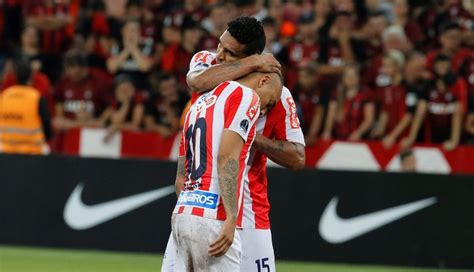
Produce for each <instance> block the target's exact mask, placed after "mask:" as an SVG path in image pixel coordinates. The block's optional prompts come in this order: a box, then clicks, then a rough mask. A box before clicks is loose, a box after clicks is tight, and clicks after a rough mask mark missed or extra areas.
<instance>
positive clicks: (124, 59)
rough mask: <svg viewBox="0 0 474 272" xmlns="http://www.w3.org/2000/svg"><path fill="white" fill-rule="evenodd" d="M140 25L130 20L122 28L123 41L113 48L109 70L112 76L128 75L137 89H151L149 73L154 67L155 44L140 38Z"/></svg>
mask: <svg viewBox="0 0 474 272" xmlns="http://www.w3.org/2000/svg"><path fill="white" fill-rule="evenodd" d="M140 35H141V34H140V23H139V22H138V21H136V20H128V21H126V22H125V24H124V26H123V27H122V40H121V41H120V42H117V43H115V44H114V46H113V47H112V51H111V57H110V58H109V59H108V60H107V68H108V70H109V72H110V73H112V74H127V75H128V76H130V77H131V78H132V80H133V81H134V82H136V83H137V84H138V85H137V88H139V89H140V90H147V89H148V88H149V84H148V80H147V78H148V77H147V72H148V71H150V69H151V68H152V66H153V59H152V58H151V56H152V53H153V44H152V43H150V42H149V41H146V40H145V41H143V40H141V37H140Z"/></svg>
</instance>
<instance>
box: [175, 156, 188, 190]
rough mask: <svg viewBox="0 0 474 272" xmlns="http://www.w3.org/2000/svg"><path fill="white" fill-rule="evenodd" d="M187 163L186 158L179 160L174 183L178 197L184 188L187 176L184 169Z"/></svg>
mask: <svg viewBox="0 0 474 272" xmlns="http://www.w3.org/2000/svg"><path fill="white" fill-rule="evenodd" d="M185 161H186V159H185V157H184V156H182V157H179V158H178V168H177V170H176V180H175V182H174V186H175V189H176V195H177V196H179V194H180V193H181V190H182V189H183V187H184V176H185V175H186V170H185V168H184V163H185Z"/></svg>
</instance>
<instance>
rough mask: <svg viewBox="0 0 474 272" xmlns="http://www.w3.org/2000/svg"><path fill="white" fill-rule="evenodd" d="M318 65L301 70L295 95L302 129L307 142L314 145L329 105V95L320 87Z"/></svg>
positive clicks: (310, 64)
mask: <svg viewBox="0 0 474 272" xmlns="http://www.w3.org/2000/svg"><path fill="white" fill-rule="evenodd" d="M316 74H317V68H316V63H314V62H313V63H308V64H306V65H303V66H301V67H300V68H299V71H298V84H297V85H296V87H295V89H294V91H293V93H294V96H295V100H296V105H297V108H298V109H299V112H300V113H301V114H298V115H299V116H300V120H301V121H302V122H301V127H302V129H303V132H304V133H305V135H306V139H305V142H306V144H307V145H312V144H314V143H315V142H316V140H317V138H318V136H319V134H320V132H321V130H322V127H323V120H324V113H325V111H326V109H327V106H328V103H329V93H328V92H327V91H326V90H321V88H320V86H318V81H317V77H316V76H315V75H316Z"/></svg>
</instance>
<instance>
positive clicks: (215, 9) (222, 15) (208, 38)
mask: <svg viewBox="0 0 474 272" xmlns="http://www.w3.org/2000/svg"><path fill="white" fill-rule="evenodd" d="M230 12H231V9H230V8H229V5H228V4H224V3H218V4H215V5H213V6H211V8H210V13H209V17H208V18H206V19H204V20H203V22H202V27H203V28H204V30H205V31H206V33H205V35H204V37H203V39H202V41H201V44H200V45H199V49H200V50H214V49H215V48H217V45H218V44H219V37H220V36H221V35H222V33H224V31H225V30H226V29H227V22H228V21H229V20H230V18H231V17H230V16H229V13H230Z"/></svg>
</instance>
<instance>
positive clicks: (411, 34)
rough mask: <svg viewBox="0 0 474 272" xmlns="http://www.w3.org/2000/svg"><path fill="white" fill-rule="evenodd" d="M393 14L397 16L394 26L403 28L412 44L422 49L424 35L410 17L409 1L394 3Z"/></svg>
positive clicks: (396, 0)
mask: <svg viewBox="0 0 474 272" xmlns="http://www.w3.org/2000/svg"><path fill="white" fill-rule="evenodd" d="M393 14H394V15H395V18H394V24H395V25H398V26H401V27H402V28H403V30H404V32H405V34H406V35H407V37H408V39H409V40H410V42H411V44H413V45H415V47H420V46H421V41H422V40H423V34H422V32H421V29H420V27H419V26H418V24H417V22H416V21H415V20H414V19H412V17H411V16H410V15H411V14H410V6H409V4H408V0H395V1H393Z"/></svg>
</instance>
